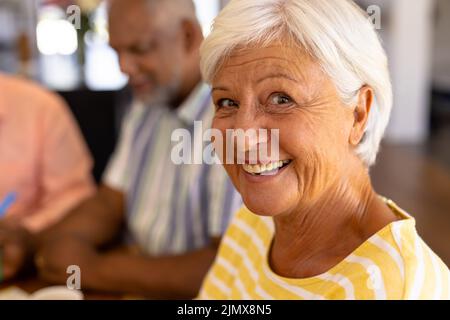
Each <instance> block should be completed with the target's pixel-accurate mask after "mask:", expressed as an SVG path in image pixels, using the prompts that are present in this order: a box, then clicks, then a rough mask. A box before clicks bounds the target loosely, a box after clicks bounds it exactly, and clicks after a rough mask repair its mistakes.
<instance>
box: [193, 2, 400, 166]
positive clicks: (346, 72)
mask: <svg viewBox="0 0 450 320" xmlns="http://www.w3.org/2000/svg"><path fill="white" fill-rule="evenodd" d="M286 37H288V38H289V39H292V40H294V41H295V42H296V43H297V44H298V45H300V46H301V47H302V48H304V49H305V50H306V51H307V52H308V53H309V54H310V55H312V56H313V57H314V58H315V59H317V61H318V63H319V64H320V66H321V68H322V69H323V70H324V72H325V73H326V74H327V75H328V76H329V77H330V78H331V79H332V80H333V82H334V84H335V86H336V88H337V90H338V91H339V93H340V96H341V98H342V101H343V102H344V103H345V104H346V105H355V103H356V102H357V100H358V93H359V90H360V89H361V87H362V86H364V85H368V86H370V87H371V88H372V89H373V91H374V95H375V99H374V100H375V101H374V104H373V105H372V108H371V111H370V114H369V118H368V123H367V126H366V129H365V133H364V137H363V139H362V140H361V142H360V144H359V145H358V146H357V149H356V153H357V154H358V156H359V157H360V158H361V159H362V161H363V162H364V163H365V164H366V165H367V166H371V165H373V164H374V163H375V159H376V155H377V152H378V149H379V146H380V141H381V139H382V137H383V134H384V131H385V129H386V126H387V124H388V121H389V115H390V112H391V109H392V86H391V81H390V76H389V71H388V62H387V57H386V53H385V51H384V49H383V47H382V45H381V42H380V39H379V38H378V35H377V33H376V31H375V28H374V26H373V24H372V23H371V22H370V21H369V17H368V16H367V14H366V13H365V12H364V11H363V10H361V9H360V8H359V7H358V6H357V5H356V4H355V3H354V2H353V1H351V0H334V1H330V0H231V1H230V2H229V4H228V5H227V6H226V7H225V8H224V9H223V10H222V11H221V12H220V14H219V15H218V17H217V18H216V19H215V20H214V24H213V27H212V31H211V33H210V35H209V36H208V37H207V38H206V39H205V41H204V42H203V44H202V47H201V69H202V74H203V77H204V79H205V81H206V82H208V83H211V82H212V80H213V78H214V76H215V74H216V73H217V71H218V70H219V69H220V66H221V64H222V63H223V62H224V60H225V59H226V58H227V57H229V56H230V54H231V53H232V51H233V50H235V49H237V48H238V47H247V46H250V45H253V46H261V47H263V46H268V45H270V44H272V43H274V42H277V41H279V40H282V39H285V38H286Z"/></svg>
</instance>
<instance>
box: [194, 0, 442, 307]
mask: <svg viewBox="0 0 450 320" xmlns="http://www.w3.org/2000/svg"><path fill="white" fill-rule="evenodd" d="M201 56H202V72H203V75H204V78H205V79H206V81H208V82H209V83H211V85H212V88H213V89H212V90H213V99H214V103H215V106H216V115H215V119H214V123H213V126H214V128H216V129H219V130H220V131H222V132H225V131H226V130H227V129H233V130H236V129H243V130H248V129H267V130H273V129H279V158H278V159H272V160H273V161H272V163H267V162H266V163H262V162H260V163H257V164H253V165H252V164H250V163H249V162H248V161H246V162H245V163H244V164H238V163H234V164H228V162H227V164H224V166H225V168H226V170H227V172H228V174H229V176H230V177H231V178H232V180H233V183H234V184H235V186H236V188H237V189H238V190H239V192H240V193H241V195H242V197H243V200H244V203H245V205H246V206H245V207H244V208H242V209H241V210H240V211H239V212H238V213H237V214H236V215H235V217H234V220H233V221H232V223H231V225H230V227H229V229H228V231H227V233H226V235H225V237H224V239H223V241H222V244H221V247H220V250H219V254H218V256H217V258H216V260H215V262H214V264H213V266H212V268H211V270H210V271H209V273H208V275H207V277H206V279H205V280H204V283H203V286H202V289H201V291H200V294H199V298H200V299H448V298H449V281H450V278H449V270H448V268H447V267H446V265H445V264H444V263H443V262H442V261H441V260H440V259H439V258H438V257H437V256H436V255H435V254H434V253H433V252H432V250H431V249H430V248H429V247H428V246H427V245H426V244H425V243H424V242H423V240H422V239H421V238H420V237H419V236H418V234H417V232H416V229H415V222H414V219H413V218H412V217H411V216H409V215H408V214H407V213H406V212H405V211H403V210H402V209H401V208H399V207H398V206H397V205H396V204H394V203H393V202H392V201H390V200H387V199H385V198H383V197H381V196H379V195H377V194H376V193H375V191H374V190H373V188H372V185H371V181H370V178H369V167H370V166H371V165H372V164H373V163H374V162H375V158H376V154H377V151H378V147H379V143H380V140H381V138H382V136H383V132H384V130H385V127H386V125H387V123H388V119H389V113H390V111H391V105H392V91H391V84H390V79H389V73H388V66H387V58H386V55H385V52H384V50H383V48H382V46H381V44H380V41H379V39H378V37H377V34H376V32H375V30H374V28H373V26H372V24H371V23H370V21H369V19H368V17H367V16H366V15H365V13H364V12H363V11H362V10H360V9H359V8H358V7H357V6H356V4H354V3H353V2H352V1H349V0H334V1H329V0H231V2H230V3H229V4H228V5H227V7H226V8H225V9H224V10H223V11H222V12H221V13H220V14H219V16H218V17H217V18H216V20H215V23H214V26H213V30H212V32H211V34H210V35H209V37H208V38H207V39H206V40H205V42H204V44H203V46H202V49H201ZM262 145H265V144H262V143H261V141H259V140H258V139H253V140H251V139H249V140H247V142H246V143H245V144H243V145H241V148H242V149H243V150H235V151H236V152H237V153H239V151H240V152H244V153H248V152H250V151H251V150H255V149H258V148H260V147H261V146H262ZM238 147H239V145H238V144H237V147H236V148H238ZM246 160H247V159H246Z"/></svg>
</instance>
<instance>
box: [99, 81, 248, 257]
mask: <svg viewBox="0 0 450 320" xmlns="http://www.w3.org/2000/svg"><path fill="white" fill-rule="evenodd" d="M213 115H214V108H213V107H212V104H211V94H210V89H209V87H208V86H206V85H205V84H200V85H199V86H198V87H197V88H196V89H195V90H194V91H193V92H192V94H191V95H190V96H189V97H188V99H187V100H186V101H185V102H184V103H183V104H182V105H181V106H180V107H179V108H178V109H177V110H175V111H174V110H170V109H169V108H168V107H158V106H144V105H141V104H139V103H135V104H134V105H133V106H132V108H131V110H130V112H129V113H128V115H127V117H126V119H125V121H124V123H123V127H122V132H121V137H120V141H119V145H118V147H117V149H116V151H115V154H114V155H113V157H112V159H111V160H110V163H109V165H108V168H107V171H106V174H105V176H104V183H105V184H106V185H108V186H110V187H112V188H115V189H118V190H121V191H123V192H124V193H125V194H126V201H127V222H128V227H129V230H130V233H131V236H132V237H133V238H134V241H136V242H137V244H138V245H139V247H140V248H141V249H142V250H144V251H145V252H147V253H148V254H151V255H162V254H180V253H183V252H187V251H190V250H195V249H198V248H201V247H204V246H205V245H206V244H208V243H209V241H210V239H211V238H212V237H218V236H221V235H222V233H224V231H225V230H226V228H227V226H228V222H229V220H230V218H231V216H232V214H233V213H234V212H235V211H237V209H238V208H239V207H240V206H241V205H242V200H241V197H240V195H239V194H238V193H237V191H236V190H235V188H234V187H233V185H232V184H231V182H230V180H229V178H228V176H227V175H226V172H225V170H224V169H223V167H222V166H221V165H218V164H217V165H207V164H181V165H176V164H174V162H173V161H172V160H171V152H172V148H173V146H174V143H173V142H172V141H171V135H172V132H173V131H174V130H176V129H187V130H188V131H189V132H190V133H191V135H192V137H193V136H194V132H193V130H194V121H202V125H203V128H204V130H206V129H207V128H208V127H210V125H211V122H212V118H213ZM192 152H195V151H192Z"/></svg>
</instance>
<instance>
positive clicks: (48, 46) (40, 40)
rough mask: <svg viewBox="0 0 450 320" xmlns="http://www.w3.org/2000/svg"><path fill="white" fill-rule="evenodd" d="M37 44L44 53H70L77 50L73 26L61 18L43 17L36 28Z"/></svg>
mask: <svg viewBox="0 0 450 320" xmlns="http://www.w3.org/2000/svg"><path fill="white" fill-rule="evenodd" d="M36 36H37V46H38V49H39V51H40V52H41V53H42V54H44V55H54V54H61V55H71V54H73V53H75V51H77V48H78V39H77V31H76V30H75V27H74V26H73V25H72V24H71V23H70V22H68V21H67V20H63V19H44V20H42V21H40V22H39V23H38V25H37V28H36Z"/></svg>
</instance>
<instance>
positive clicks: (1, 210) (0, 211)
mask: <svg viewBox="0 0 450 320" xmlns="http://www.w3.org/2000/svg"><path fill="white" fill-rule="evenodd" d="M16 199H17V193H16V192H11V193H8V194H7V195H6V197H5V199H4V200H3V202H0V218H2V217H3V216H4V215H5V214H6V212H7V211H8V209H9V208H10V207H11V206H12V205H13V204H14V202H16Z"/></svg>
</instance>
